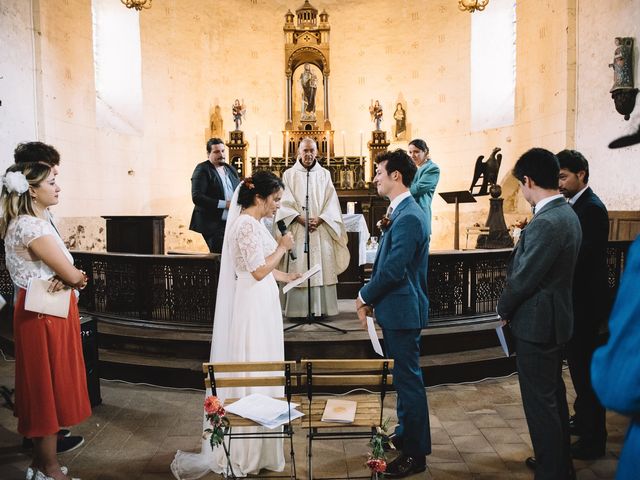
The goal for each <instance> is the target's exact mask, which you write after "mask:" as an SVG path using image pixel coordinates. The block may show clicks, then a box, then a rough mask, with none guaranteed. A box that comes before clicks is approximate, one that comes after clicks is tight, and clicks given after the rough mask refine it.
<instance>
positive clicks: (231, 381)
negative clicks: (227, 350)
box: [202, 361, 299, 480]
mask: <svg viewBox="0 0 640 480" xmlns="http://www.w3.org/2000/svg"><path fill="white" fill-rule="evenodd" d="M295 365H296V362H293V361H281V362H237V363H236V362H231V363H220V362H217V363H203V364H202V370H203V372H204V373H205V374H206V378H205V382H204V383H205V387H206V388H211V393H212V394H213V395H217V393H216V392H217V389H218V388H230V387H284V392H285V397H284V398H281V400H286V401H287V403H288V404H289V409H291V402H292V399H293V397H292V385H296V384H297V378H296V377H295V376H293V375H292V372H295ZM266 372H273V373H271V374H270V375H269V374H266ZM221 373H224V374H229V373H237V374H242V375H245V376H228V375H218V374H221ZM260 373H263V375H260ZM237 400H239V399H237V398H227V399H225V402H224V406H225V407H226V406H229V405H231V404H232V403H233V402H235V401H237ZM298 401H299V400H298ZM226 417H227V419H228V420H229V427H228V428H227V429H226V430H225V434H224V438H225V441H228V443H227V444H225V443H224V442H223V447H224V450H225V454H226V456H227V475H226V477H228V478H236V476H235V474H234V472H233V467H232V465H231V458H230V455H231V440H232V439H234V438H238V439H241V438H245V439H248V438H272V439H279V438H288V439H289V443H290V446H291V447H290V461H291V474H290V475H289V477H290V478H291V480H295V478H296V463H295V452H294V448H293V424H292V421H291V414H289V421H288V423H287V424H286V425H284V429H283V430H282V431H280V430H279V429H276V430H274V431H265V432H234V431H233V429H234V427H259V426H261V425H260V424H259V423H256V422H254V421H253V420H249V419H247V418H244V417H240V416H237V415H234V414H232V413H230V412H227V414H226ZM269 477H270V478H278V477H277V476H271V475H269ZM280 478H282V476H281V477H280Z"/></svg>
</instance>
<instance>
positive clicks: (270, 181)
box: [238, 170, 284, 208]
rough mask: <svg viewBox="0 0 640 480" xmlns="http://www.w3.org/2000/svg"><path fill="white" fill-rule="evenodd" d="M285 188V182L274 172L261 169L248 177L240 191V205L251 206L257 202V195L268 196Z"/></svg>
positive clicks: (243, 206)
mask: <svg viewBox="0 0 640 480" xmlns="http://www.w3.org/2000/svg"><path fill="white" fill-rule="evenodd" d="M283 188H284V183H282V180H280V179H279V178H278V177H276V176H275V175H274V174H273V173H271V172H268V171H266V170H260V171H259V172H256V173H254V174H253V176H251V177H246V178H245V179H244V181H243V182H242V184H241V185H240V191H239V192H238V205H240V206H241V207H242V208H249V207H250V206H252V205H254V204H255V203H256V197H260V198H263V199H264V198H267V197H268V196H269V195H271V194H272V193H275V192H277V191H278V190H280V189H283Z"/></svg>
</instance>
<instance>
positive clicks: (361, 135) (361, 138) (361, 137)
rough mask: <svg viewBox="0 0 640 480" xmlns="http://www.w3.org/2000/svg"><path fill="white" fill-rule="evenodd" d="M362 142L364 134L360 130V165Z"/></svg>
mask: <svg viewBox="0 0 640 480" xmlns="http://www.w3.org/2000/svg"><path fill="white" fill-rule="evenodd" d="M363 142H364V136H363V134H362V130H360V166H362V143H363Z"/></svg>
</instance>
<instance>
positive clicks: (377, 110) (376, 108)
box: [369, 99, 382, 131]
mask: <svg viewBox="0 0 640 480" xmlns="http://www.w3.org/2000/svg"><path fill="white" fill-rule="evenodd" d="M369 113H370V114H371V121H372V122H374V123H375V124H376V131H379V130H380V123H381V122H382V107H381V106H380V102H379V101H378V100H376V103H375V104H374V103H373V99H372V100H371V106H370V107H369Z"/></svg>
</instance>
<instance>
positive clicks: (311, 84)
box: [300, 63, 318, 119]
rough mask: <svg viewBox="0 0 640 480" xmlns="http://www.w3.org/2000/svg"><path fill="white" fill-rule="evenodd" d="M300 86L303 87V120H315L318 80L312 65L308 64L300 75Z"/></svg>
mask: <svg viewBox="0 0 640 480" xmlns="http://www.w3.org/2000/svg"><path fill="white" fill-rule="evenodd" d="M300 85H301V86H302V118H303V119H304V118H308V119H310V118H314V117H315V115H314V114H315V112H316V90H317V89H318V78H317V77H316V75H315V73H313V72H312V71H311V65H309V64H308V63H305V64H304V71H303V72H302V74H300Z"/></svg>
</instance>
